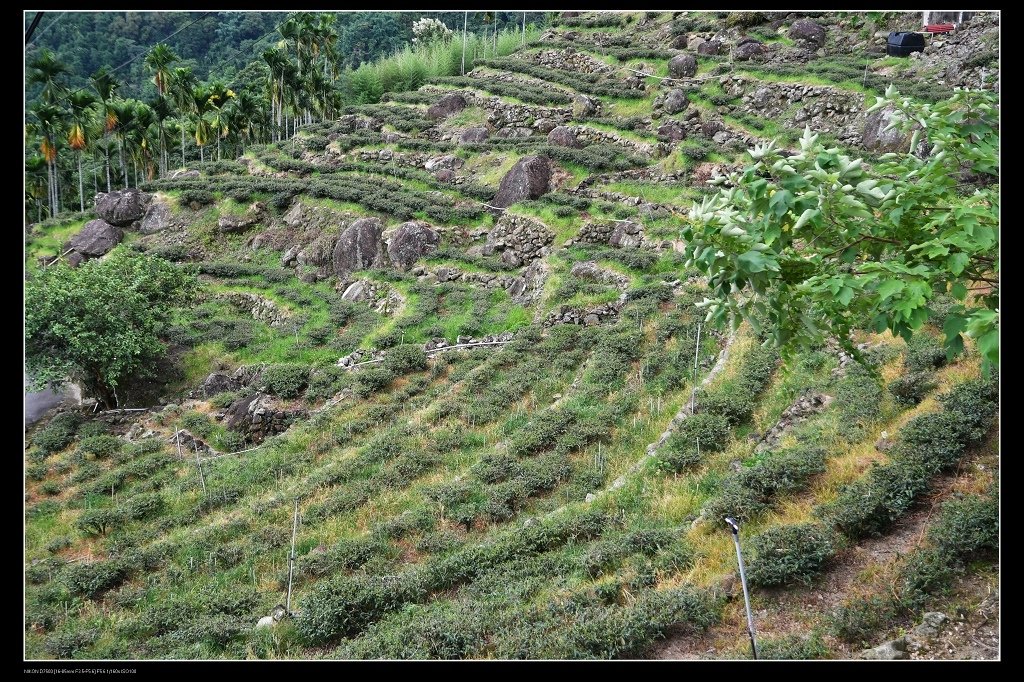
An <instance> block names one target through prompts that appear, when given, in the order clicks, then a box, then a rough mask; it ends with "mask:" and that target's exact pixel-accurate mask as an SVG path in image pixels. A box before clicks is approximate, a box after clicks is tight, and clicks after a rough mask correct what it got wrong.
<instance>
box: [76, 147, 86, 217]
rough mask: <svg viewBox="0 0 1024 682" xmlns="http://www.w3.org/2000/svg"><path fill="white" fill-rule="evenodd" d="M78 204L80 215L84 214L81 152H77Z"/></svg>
mask: <svg viewBox="0 0 1024 682" xmlns="http://www.w3.org/2000/svg"><path fill="white" fill-rule="evenodd" d="M78 204H79V209H78V210H80V211H81V212H82V213H85V182H84V181H83V180H82V150H81V149H79V150H78Z"/></svg>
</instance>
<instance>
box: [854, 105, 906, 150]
mask: <svg viewBox="0 0 1024 682" xmlns="http://www.w3.org/2000/svg"><path fill="white" fill-rule="evenodd" d="M895 115H896V110H895V109H894V108H892V107H885V108H883V109H879V110H877V111H873V112H871V113H870V114H869V115H868V117H867V118H866V119H865V120H864V136H863V138H862V144H863V145H864V148H865V149H868V150H871V151H878V152H906V151H909V150H910V135H908V134H906V133H904V132H902V131H901V130H899V129H897V128H893V129H892V130H886V127H888V125H889V124H890V123H891V122H892V120H893V117H894V116H895Z"/></svg>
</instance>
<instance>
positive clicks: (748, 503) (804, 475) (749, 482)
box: [704, 446, 825, 521]
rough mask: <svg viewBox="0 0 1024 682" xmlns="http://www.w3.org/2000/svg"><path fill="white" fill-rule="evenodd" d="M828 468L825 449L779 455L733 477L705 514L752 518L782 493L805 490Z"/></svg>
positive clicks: (710, 516)
mask: <svg viewBox="0 0 1024 682" xmlns="http://www.w3.org/2000/svg"><path fill="white" fill-rule="evenodd" d="M824 470H825V451H824V450H823V449H821V448H818V447H812V446H801V447H796V448H793V449H792V450H787V451H782V452H779V453H777V454H774V455H773V454H772V453H768V455H767V457H766V459H764V460H762V461H761V462H758V463H757V464H755V465H754V466H752V467H749V468H745V469H743V470H742V471H739V472H737V473H736V474H733V475H731V476H729V477H728V478H727V479H726V480H725V482H724V484H723V486H722V491H721V493H719V495H718V496H716V497H715V498H713V499H712V500H711V502H710V503H709V504H708V506H707V507H706V508H705V514H704V515H705V516H706V517H707V518H710V519H714V520H718V519H721V518H724V517H726V516H731V517H733V518H737V519H740V520H743V521H745V520H749V519H751V518H753V517H754V516H755V515H757V514H759V513H761V512H763V511H765V510H766V509H768V507H769V505H770V504H771V502H772V501H773V499H774V498H775V497H776V496H778V495H783V494H788V493H792V492H796V491H798V490H801V489H802V488H803V487H804V485H805V484H806V483H807V481H808V480H809V479H810V478H811V477H812V476H814V475H815V474H819V473H821V472H823V471H824Z"/></svg>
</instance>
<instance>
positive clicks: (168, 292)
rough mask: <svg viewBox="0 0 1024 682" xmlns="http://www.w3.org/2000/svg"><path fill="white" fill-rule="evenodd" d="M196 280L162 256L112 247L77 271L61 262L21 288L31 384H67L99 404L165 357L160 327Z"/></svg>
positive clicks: (109, 402) (110, 401)
mask: <svg viewBox="0 0 1024 682" xmlns="http://www.w3.org/2000/svg"><path fill="white" fill-rule="evenodd" d="M196 286H197V279H196V277H195V275H194V274H192V273H191V272H189V271H187V270H184V269H182V268H181V267H178V266H175V265H174V264H172V263H170V262H168V261H165V260H163V259H161V258H156V257H154V256H148V255H145V254H137V253H133V252H132V251H130V250H128V249H127V248H126V247H123V246H122V247H118V248H117V249H114V250H113V251H112V252H111V253H110V255H108V256H107V257H106V258H104V259H102V260H92V261H87V262H85V263H83V264H82V265H81V266H80V267H78V268H72V267H69V266H68V265H66V264H63V263H58V264H56V265H53V266H51V267H50V268H48V269H46V270H44V271H43V272H42V273H40V274H39V276H37V277H35V278H33V279H32V280H30V281H28V282H27V283H26V286H25V355H26V364H27V368H28V372H29V374H30V375H31V376H32V377H33V379H34V381H35V383H36V385H37V386H38V385H42V384H45V383H47V382H53V381H64V380H71V381H76V382H79V383H81V384H82V386H83V387H84V388H85V389H86V390H87V391H88V392H89V393H91V394H92V395H94V396H95V397H96V398H97V399H98V400H99V401H100V402H102V403H103V404H104V405H107V406H111V405H114V404H116V403H117V402H118V394H117V388H118V387H119V386H121V385H123V384H124V383H125V382H126V381H127V380H128V379H129V378H132V377H141V376H146V375H147V374H148V373H149V372H150V371H151V368H152V364H153V362H154V361H155V360H156V359H158V358H159V357H160V355H161V354H162V353H163V352H164V350H165V347H164V345H163V343H161V341H160V337H159V334H160V331H161V328H162V325H163V324H164V323H165V322H166V320H167V319H168V317H169V315H170V312H171V310H172V309H173V308H174V307H176V306H179V305H182V304H184V303H187V302H188V300H189V297H190V296H191V295H192V294H193V293H194V291H195V289H196Z"/></svg>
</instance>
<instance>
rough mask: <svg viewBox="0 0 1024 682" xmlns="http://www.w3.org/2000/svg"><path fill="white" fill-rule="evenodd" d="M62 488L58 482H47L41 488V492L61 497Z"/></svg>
mask: <svg viewBox="0 0 1024 682" xmlns="http://www.w3.org/2000/svg"><path fill="white" fill-rule="evenodd" d="M60 491H61V486H60V483H58V482H57V481H47V482H46V483H44V484H42V485H41V486H39V492H41V493H42V494H44V495H50V496H53V495H60Z"/></svg>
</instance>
